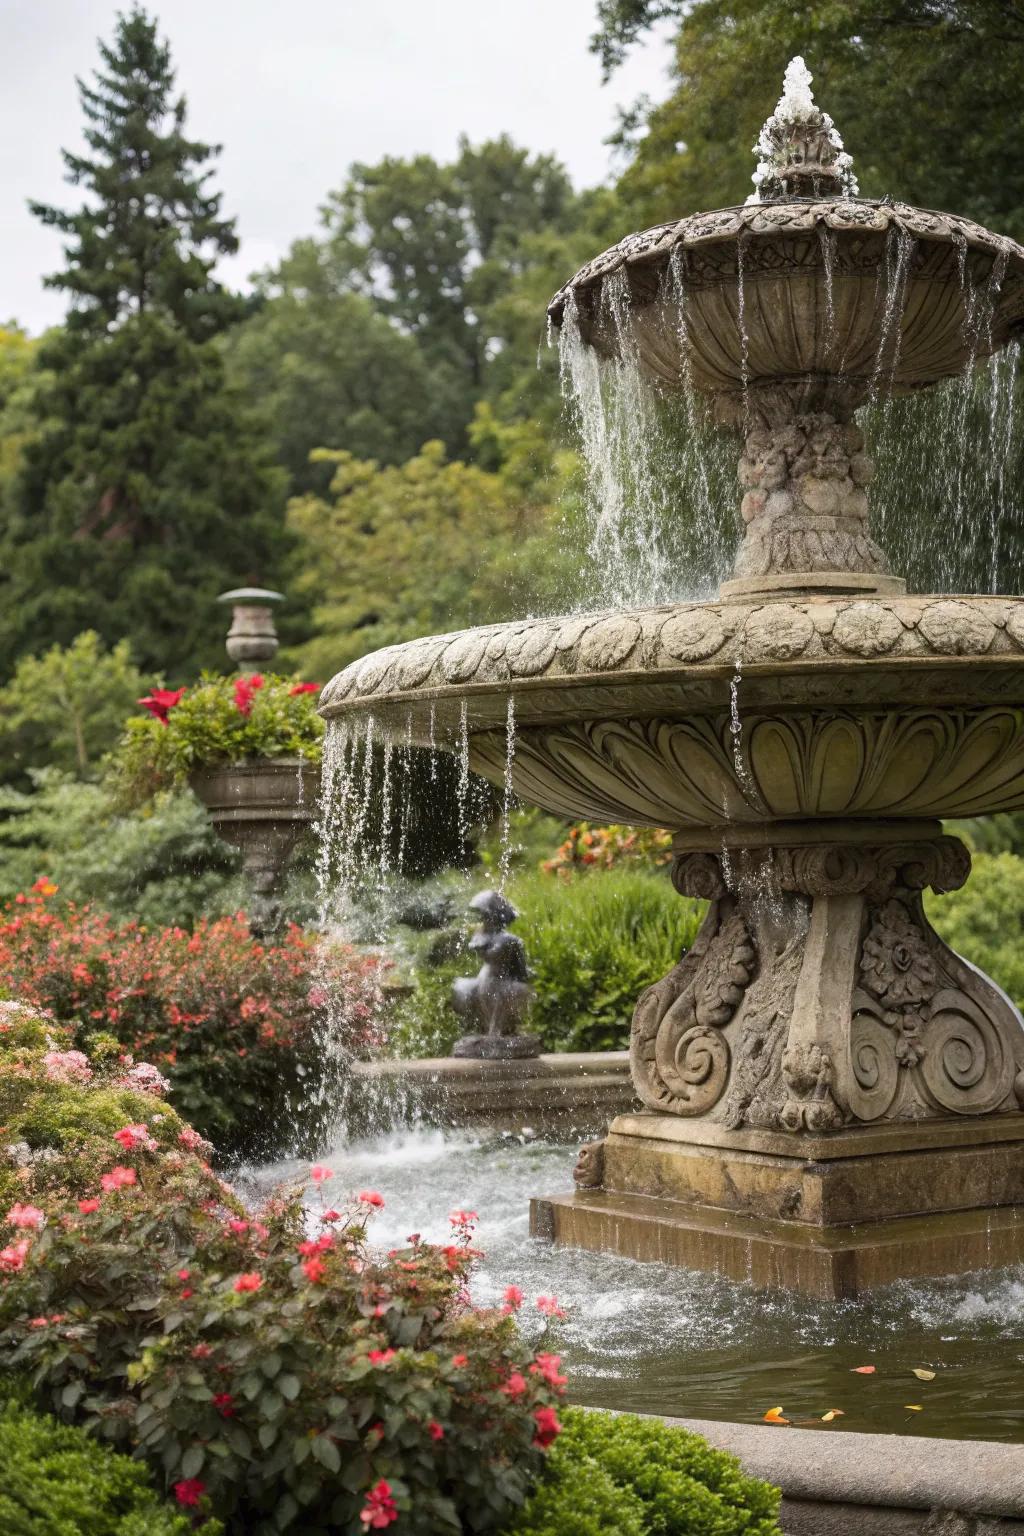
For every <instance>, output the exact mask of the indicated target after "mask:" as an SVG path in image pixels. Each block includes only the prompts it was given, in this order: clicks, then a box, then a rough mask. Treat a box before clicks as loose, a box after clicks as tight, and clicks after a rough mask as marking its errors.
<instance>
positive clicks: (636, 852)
mask: <svg viewBox="0 0 1024 1536" xmlns="http://www.w3.org/2000/svg"><path fill="white" fill-rule="evenodd" d="M671 858H672V834H671V832H661V831H658V830H657V829H655V828H654V827H624V826H618V825H615V824H613V825H611V826H607V827H592V826H591V825H590V823H589V822H586V821H580V822H577V824H576V825H575V826H574V827H570V828H569V835H568V837H567V838H566V839H565V842H564V843H562V844H561V845H560V847H559V848H558V850H557V851H556V853H555V855H554V857H553V858H550V859H545V860H544V861H543V863H542V864H541V866H540V867H541V869H542V870H543V871H544V873H545V874H546V875H560V876H561V877H562V879H568V878H569V877H570V876H571V875H573V874H575V873H576V872H577V871H578V870H581V869H614V868H615V867H616V866H617V865H620V864H624V863H627V862H632V861H641V860H642V862H643V863H644V864H647V865H653V864H668V863H669V862H670V861H671Z"/></svg>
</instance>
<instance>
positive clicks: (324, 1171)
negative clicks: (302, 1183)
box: [309, 1163, 334, 1184]
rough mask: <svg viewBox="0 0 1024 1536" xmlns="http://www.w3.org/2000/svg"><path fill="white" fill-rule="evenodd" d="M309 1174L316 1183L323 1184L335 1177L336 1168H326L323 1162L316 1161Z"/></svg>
mask: <svg viewBox="0 0 1024 1536" xmlns="http://www.w3.org/2000/svg"><path fill="white" fill-rule="evenodd" d="M309 1176H310V1178H311V1179H312V1180H313V1183H314V1184H323V1183H324V1181H325V1180H326V1179H333V1178H334V1169H333V1168H325V1167H324V1165H323V1163H314V1164H313V1166H312V1168H311V1169H310V1170H309Z"/></svg>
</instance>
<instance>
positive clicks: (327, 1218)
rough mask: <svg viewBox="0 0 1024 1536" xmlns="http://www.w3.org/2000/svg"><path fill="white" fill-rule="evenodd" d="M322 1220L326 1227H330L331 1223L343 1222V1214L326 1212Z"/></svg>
mask: <svg viewBox="0 0 1024 1536" xmlns="http://www.w3.org/2000/svg"><path fill="white" fill-rule="evenodd" d="M320 1220H321V1221H322V1222H323V1223H324V1224H325V1225H330V1223H331V1222H334V1221H340V1220H341V1212H340V1211H324V1213H323V1215H322V1216H321V1217H320Z"/></svg>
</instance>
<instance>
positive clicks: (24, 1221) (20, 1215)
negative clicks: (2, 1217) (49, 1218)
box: [7, 1202, 46, 1228]
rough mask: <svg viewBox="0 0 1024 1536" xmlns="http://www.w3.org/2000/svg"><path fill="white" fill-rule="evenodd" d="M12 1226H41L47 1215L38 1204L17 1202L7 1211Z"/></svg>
mask: <svg viewBox="0 0 1024 1536" xmlns="http://www.w3.org/2000/svg"><path fill="white" fill-rule="evenodd" d="M7 1220H8V1221H9V1222H10V1224H11V1226H12V1227H33V1228H37V1227H41V1226H42V1224H43V1222H44V1221H45V1220H46V1217H45V1216H44V1215H43V1212H42V1211H41V1210H40V1209H39V1207H38V1205H21V1204H19V1203H18V1202H15V1204H14V1205H12V1206H11V1208H10V1210H9V1211H8V1212H7Z"/></svg>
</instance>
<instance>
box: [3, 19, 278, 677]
mask: <svg viewBox="0 0 1024 1536" xmlns="http://www.w3.org/2000/svg"><path fill="white" fill-rule="evenodd" d="M100 55H101V60H102V64H101V67H100V68H99V70H98V71H97V72H96V75H95V77H94V79H93V81H92V83H91V84H87V83H85V82H84V81H81V80H80V81H79V82H78V88H79V93H80V97H81V102H82V110H83V113H84V115H85V131H84V137H85V143H86V146H87V150H86V153H84V154H81V155H78V154H71V153H68V152H66V151H65V152H64V162H65V166H66V180H67V181H68V182H70V183H71V185H72V186H75V187H80V188H82V189H83V191H84V193H85V198H84V201H83V203H82V205H81V206H80V207H79V208H78V209H77V210H75V211H73V212H65V211H64V210H62V209H59V208H54V207H49V206H45V205H42V204H33V205H32V210H33V212H34V213H35V214H36V215H37V217H39V218H40V219H42V221H43V222H44V223H46V224H49V225H51V226H53V227H54V228H56V229H58V230H60V232H61V234H62V235H63V236H64V237H65V243H64V254H65V258H66V260H65V266H64V269H63V270H62V271H60V272H58V273H56V274H55V275H53V276H52V277H50V278H48V279H47V282H48V284H49V285H50V286H52V287H55V288H59V289H62V290H63V291H64V292H66V293H67V294H68V295H69V298H70V309H69V313H68V316H67V321H66V324H65V325H64V327H63V328H62V329H61V330H59V331H58V332H56V333H54V335H53V336H52V338H51V339H49V340H48V341H47V343H46V344H45V346H44V347H43V348H42V352H41V358H40V362H41V365H42V367H43V368H45V369H47V370H49V371H50V375H51V377H52V380H53V382H52V384H50V385H49V386H48V387H47V389H46V390H45V394H44V402H43V403H44V406H45V413H46V418H47V427H46V430H45V431H44V432H43V433H42V434H41V436H40V437H39V439H38V440H37V441H36V442H34V443H32V444H31V445H29V447H28V448H27V449H26V452H25V463H24V469H23V472H22V475H21V478H20V482H19V484H18V485H17V486H16V487H15V490H14V492H13V493H12V494H11V496H10V497H9V498H8V507H7V509H6V515H5V518H4V527H3V531H2V540H0V670H2V671H3V672H4V673H9V672H10V671H11V669H12V667H13V664H14V662H15V660H16V658H17V656H18V655H19V654H22V653H24V652H25V651H26V650H31V649H39V647H40V646H46V645H52V644H54V643H61V644H67V643H68V642H69V641H70V640H71V639H72V638H73V637H74V636H75V635H76V634H77V633H79V632H80V631H81V630H84V629H87V628H91V629H97V630H99V631H100V632H101V634H103V636H104V637H105V638H106V639H107V640H108V641H116V640H118V639H120V638H122V637H123V636H127V637H128V638H129V639H130V640H131V642H132V646H133V650H134V653H135V657H136V659H137V661H138V662H140V663H141V664H142V666H143V667H144V668H146V669H163V670H166V671H167V672H168V673H169V674H170V675H173V676H182V675H184V674H185V673H186V672H188V671H190V670H193V669H195V668H196V667H197V666H199V665H202V664H215V663H217V662H218V661H219V660H220V658H221V654H222V642H221V637H222V634H223V615H222V614H218V612H217V611H216V610H215V609H214V607H213V605H212V604H213V598H214V596H215V594H216V593H217V592H218V591H219V590H221V589H223V588H224V587H225V586H233V585H236V584H237V583H238V582H240V581H253V580H258V581H262V582H266V583H270V582H273V581H274V580H276V579H279V576H280V571H279V564H280V560H281V558H282V554H283V548H284V533H283V477H282V475H281V472H280V471H279V470H278V469H277V468H276V467H275V465H274V463H273V461H272V459H271V457H270V454H269V451H268V449H267V448H266V447H265V446H264V445H263V444H262V443H261V442H260V440H259V437H258V436H257V433H256V429H255V427H254V424H253V423H252V422H251V420H250V419H249V418H248V417H247V416H246V414H245V412H244V410H243V408H242V406H241V403H240V402H239V400H238V399H237V398H236V397H235V395H234V394H233V393H232V391H231V390H230V389H229V387H228V385H227V383H226V380H225V376H224V370H223V364H222V358H221V349H220V346H219V343H218V341H217V338H218V337H219V336H220V335H221V333H222V332H223V331H224V330H225V329H226V328H227V327H228V326H229V325H231V323H232V322H233V321H234V320H236V319H237V318H238V317H239V314H240V309H241V301H240V300H239V299H238V298H237V297H236V296H234V295H232V294H230V293H229V292H228V291H227V290H226V289H225V288H224V287H223V286H222V284H221V283H219V282H218V281H217V280H216V278H215V277H214V275H213V269H214V266H215V264H216V262H217V260H218V258H219V257H220V256H222V255H225V254H229V253H232V252H234V251H235V250H236V249H237V247H238V241H237V237H236V235H235V231H234V225H233V221H232V220H230V219H226V218H224V217H222V215H221V211H220V202H221V199H220V194H219V193H218V192H215V191H213V190H212V189H211V188H210V185H209V182H210V177H211V175H212V172H211V170H210V169H209V163H210V161H211V160H212V159H213V158H214V156H215V155H216V154H217V153H218V149H217V148H216V147H215V146H212V145H208V144H204V143H201V142H200V141H198V140H196V139H191V138H189V137H188V136H187V135H186V132H185V98H184V97H183V96H181V95H179V94H177V93H176V92H175V84H174V81H175V76H174V69H173V67H172V63H171V55H170V49H169V47H168V45H167V44H166V42H163V41H161V39H160V38H159V36H158V34H157V25H156V22H155V20H153V19H151V18H150V17H148V16H147V15H146V13H145V12H144V11H143V10H141V9H139V8H137V7H136V8H135V9H133V10H132V11H131V12H130V13H129V14H127V15H124V14H122V15H119V16H118V20H117V26H116V30H115V35H114V38H113V41H112V42H111V43H110V44H109V45H106V44H104V43H101V44H100Z"/></svg>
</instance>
